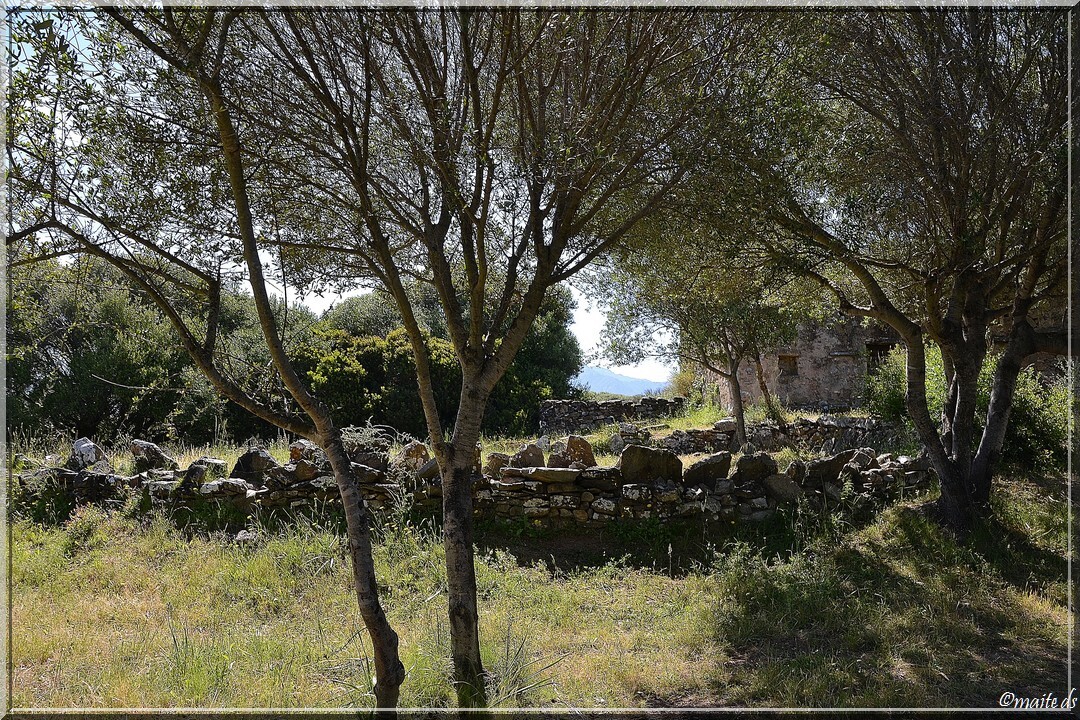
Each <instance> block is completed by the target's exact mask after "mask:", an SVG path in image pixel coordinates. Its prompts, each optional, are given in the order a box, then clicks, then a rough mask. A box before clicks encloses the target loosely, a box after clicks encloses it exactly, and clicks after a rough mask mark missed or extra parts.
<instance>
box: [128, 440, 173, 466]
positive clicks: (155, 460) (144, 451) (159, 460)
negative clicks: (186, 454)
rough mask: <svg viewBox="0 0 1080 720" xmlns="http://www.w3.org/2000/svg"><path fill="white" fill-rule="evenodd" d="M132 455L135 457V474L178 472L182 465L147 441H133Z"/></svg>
mask: <svg viewBox="0 0 1080 720" xmlns="http://www.w3.org/2000/svg"><path fill="white" fill-rule="evenodd" d="M131 454H132V455H133V456H134V457H135V472H143V471H144V470H158V469H164V470H176V469H177V468H179V467H180V464H179V463H177V462H176V460H175V459H173V458H171V457H169V456H168V455H166V454H165V451H164V450H162V449H161V448H159V447H158V446H157V445H155V444H154V443H152V442H147V441H145V440H132V441H131Z"/></svg>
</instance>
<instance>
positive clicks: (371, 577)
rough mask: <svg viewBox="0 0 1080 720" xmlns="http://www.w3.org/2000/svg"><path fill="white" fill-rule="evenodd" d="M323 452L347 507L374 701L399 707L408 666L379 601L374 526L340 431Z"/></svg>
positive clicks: (329, 435) (331, 434)
mask: <svg viewBox="0 0 1080 720" xmlns="http://www.w3.org/2000/svg"><path fill="white" fill-rule="evenodd" d="M322 446H323V451H324V452H325V453H326V457H327V459H328V460H329V461H330V466H331V467H332V468H333V469H334V479H335V480H337V486H338V491H339V492H340V493H341V503H342V505H343V506H344V508H345V523H346V526H347V529H348V538H349V559H350V560H351V561H352V568H353V585H354V587H355V588H356V602H357V604H358V605H359V607H360V616H361V617H362V618H363V619H364V626H365V627H366V628H367V631H368V636H369V637H370V638H371V646H372V648H373V651H374V656H375V688H374V693H375V702H376V706H377V707H379V708H393V707H396V706H397V703H398V697H399V695H400V688H401V683H402V682H403V681H404V680H405V666H404V665H403V664H402V663H401V658H400V657H399V656H398V636H397V633H396V632H394V629H393V628H392V627H390V622H389V621H388V620H387V619H386V613H385V612H384V611H383V608H382V604H381V603H380V602H379V592H378V587H379V586H378V583H377V581H376V578H375V562H374V559H373V558H372V554H371V523H370V521H369V515H368V511H367V508H366V507H365V506H364V499H363V496H362V495H361V494H360V487H359V485H358V483H357V480H356V476H355V474H354V473H353V471H352V463H351V462H350V460H349V457H348V456H347V455H346V454H345V448H344V446H343V445H342V442H341V434H340V432H338V431H337V430H332V431H330V432H328V433H327V434H326V435H325V436H324V437H323V443H322Z"/></svg>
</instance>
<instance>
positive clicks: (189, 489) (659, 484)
mask: <svg viewBox="0 0 1080 720" xmlns="http://www.w3.org/2000/svg"><path fill="white" fill-rule="evenodd" d="M717 425H718V426H717V427H714V428H711V429H701V430H691V431H686V432H680V433H672V434H671V435H670V436H667V437H664V438H652V437H650V436H649V433H648V432H647V431H645V430H642V429H638V428H636V427H635V426H632V425H627V426H626V427H625V428H623V432H621V433H620V434H619V435H617V436H616V437H619V438H620V440H622V441H623V442H624V443H627V444H625V446H624V447H622V448H620V450H619V452H620V453H621V455H620V458H619V462H618V463H617V464H616V465H615V466H611V467H600V466H597V465H596V460H595V456H594V454H593V448H592V446H591V445H590V444H589V443H588V442H587V441H586V440H585V439H584V438H581V437H578V436H570V437H567V438H565V439H563V440H556V441H555V442H553V443H552V444H551V447H550V451H549V452H547V453H545V451H544V450H541V449H540V448H539V447H538V446H536V445H532V444H530V445H526V446H523V447H522V449H521V450H520V451H519V452H518V453H517V454H515V455H514V456H512V457H511V456H507V455H503V454H500V453H489V454H487V457H486V458H485V461H484V463H483V466H482V467H481V466H480V464H479V458H478V464H477V468H476V471H475V475H474V477H473V491H474V498H475V512H476V515H477V517H480V518H490V519H504V520H512V519H516V518H524V519H527V520H529V521H531V522H534V523H537V524H541V525H552V526H566V525H578V526H581V527H586V528H589V527H601V526H604V525H606V524H608V523H610V522H614V521H618V520H625V519H630V520H632V519H638V520H640V519H648V518H659V519H666V518H682V519H694V518H697V519H703V520H717V519H721V520H747V521H759V520H764V519H767V518H769V517H771V516H772V515H773V514H774V513H775V511H776V509H777V508H778V507H779V506H780V505H783V504H785V503H795V502H798V501H800V499H802V500H804V501H805V502H808V503H810V504H811V506H816V507H821V508H831V507H837V506H839V505H841V504H842V503H847V506H848V507H856V508H857V507H858V506H860V504H861V505H863V506H865V507H866V508H870V507H873V506H876V505H877V504H880V503H881V502H883V501H886V500H890V499H893V498H897V497H901V496H903V495H904V494H906V493H912V492H916V491H922V490H924V489H926V488H928V487H929V485H930V483H931V472H930V468H929V465H928V464H927V463H926V461H925V460H923V459H913V458H908V457H897V458H894V457H893V456H892V455H889V454H882V455H878V454H877V453H876V452H875V451H874V450H872V449H871V448H869V447H865V446H863V447H860V446H859V443H862V442H863V441H866V440H871V439H877V440H881V441H883V442H884V441H885V439H886V438H888V437H889V433H890V432H892V429H891V428H890V427H889V426H887V425H882V424H880V423H877V422H875V421H871V420H852V419H844V418H836V419H828V418H827V419H825V420H824V421H809V420H806V421H802V422H800V423H795V424H792V425H789V426H788V427H787V428H786V429H783V430H782V429H780V428H776V427H775V426H768V425H761V426H754V427H753V429H752V436H753V437H754V438H755V439H756V441H759V442H760V443H761V447H770V446H780V445H787V444H801V445H803V446H806V445H810V446H812V447H815V448H816V447H818V443H821V446H822V449H823V450H827V451H828V452H829V456H828V457H824V458H822V459H820V460H816V461H813V462H810V463H806V464H803V463H801V462H798V461H796V462H792V463H791V464H790V465H789V466H788V467H787V468H786V469H784V470H783V471H781V469H780V468H779V467H778V466H777V464H776V461H775V460H774V459H773V458H772V457H770V456H769V455H768V454H767V453H764V452H758V453H752V454H748V455H744V456H742V457H740V458H738V460H737V462H733V458H732V455H731V454H730V453H729V452H727V451H726V450H723V449H721V448H723V447H727V446H729V445H730V442H731V432H730V430H729V429H728V428H727V427H726V424H724V423H718V424H717ZM136 442H140V441H136ZM92 445H93V444H92V443H89V441H85V440H80V441H79V442H78V443H77V445H76V451H75V452H73V454H72V458H71V459H70V460H69V462H68V464H67V466H65V467H43V468H40V469H37V470H34V471H31V472H27V473H21V474H18V475H16V482H15V484H14V487H13V499H14V503H13V506H14V507H27V506H28V504H32V503H33V502H48V501H52V502H60V501H63V502H69V503H71V504H79V503H86V502H96V503H105V504H114V505H117V506H119V505H122V504H124V503H125V502H129V501H130V499H131V498H132V497H133V496H135V497H140V496H141V498H142V501H143V502H144V503H145V504H146V506H147V507H154V506H160V507H166V508H172V509H176V508H179V507H184V508H191V509H198V508H199V507H206V506H215V505H216V506H226V507H227V508H229V509H230V510H231V511H233V512H235V513H240V514H246V513H252V512H255V511H256V510H257V509H260V508H262V509H273V508H289V509H292V510H299V509H303V508H314V509H317V508H318V507H320V506H321V505H322V504H325V503H329V504H334V503H338V502H340V496H339V495H338V491H337V484H336V482H335V480H334V478H333V476H332V475H331V473H330V469H329V465H328V464H327V463H326V461H325V458H324V457H323V456H322V454H321V451H320V450H319V449H318V448H317V447H315V446H314V445H312V444H311V443H309V442H307V441H303V440H301V441H297V442H296V443H294V444H293V446H292V447H291V448H290V451H291V458H290V461H289V462H288V463H285V464H280V463H278V462H277V461H275V460H274V459H273V458H272V457H271V456H270V455H269V453H267V452H266V451H265V450H263V449H261V448H251V449H249V450H248V452H247V453H245V454H244V455H243V456H242V457H241V458H240V459H239V460H238V461H237V463H236V465H235V466H234V467H233V469H232V470H231V471H229V472H228V473H226V465H225V463H224V462H223V461H221V460H215V459H213V458H202V459H200V460H198V461H196V462H194V463H192V464H191V465H190V466H189V467H188V468H186V469H180V468H178V467H177V466H176V463H175V461H174V460H171V459H170V458H168V456H167V455H165V454H164V453H163V452H161V451H160V448H156V446H152V445H151V444H150V443H143V445H144V446H146V447H141V448H139V449H138V453H137V454H136V469H138V470H139V472H138V473H137V474H135V475H133V476H123V475H118V474H116V473H114V472H113V471H112V468H111V466H110V465H109V461H108V458H106V457H105V456H104V453H102V452H100V449H98V448H96V446H93V447H92V448H91V446H92ZM844 448H847V449H844ZM134 449H135V448H133V450H134ZM689 453H702V454H705V455H706V456H705V457H702V458H701V459H700V460H697V461H696V462H693V463H692V464H690V465H689V467H685V468H684V467H683V462H682V460H681V459H680V457H679V455H680V454H682V455H686V454H689ZM350 456H351V457H353V461H354V474H355V476H356V478H357V481H358V483H359V487H360V490H361V493H362V495H363V497H364V500H365V502H366V503H367V505H368V507H369V508H371V509H372V510H373V511H374V512H376V513H378V512H384V511H386V510H388V509H390V508H392V507H394V506H396V505H399V504H400V503H402V502H409V503H411V505H412V506H413V507H414V508H416V509H417V510H419V511H420V512H422V513H426V514H429V515H432V516H437V515H438V514H439V511H440V508H441V498H442V487H441V483H440V480H439V475H438V467H437V465H435V464H434V461H433V460H431V459H430V457H429V453H428V451H427V448H426V447H425V446H423V445H422V444H420V443H411V444H410V445H407V446H406V447H405V448H403V449H402V450H400V451H399V452H398V453H396V454H394V455H393V456H392V457H391V456H388V455H382V456H381V457H379V456H373V455H372V454H371V453H370V452H366V451H364V450H363V449H355V450H353V451H350ZM358 460H364V461H365V462H363V463H361V462H357V461H358ZM225 475H227V477H225Z"/></svg>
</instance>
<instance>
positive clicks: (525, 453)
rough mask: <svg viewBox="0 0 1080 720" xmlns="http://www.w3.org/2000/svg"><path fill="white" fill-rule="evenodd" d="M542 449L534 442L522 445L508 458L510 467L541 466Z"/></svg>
mask: <svg viewBox="0 0 1080 720" xmlns="http://www.w3.org/2000/svg"><path fill="white" fill-rule="evenodd" d="M543 466H544V451H543V450H541V449H540V447H539V446H538V445H536V444H535V443H529V444H527V445H522V446H521V449H520V450H518V451H517V452H516V453H514V456H513V457H511V458H510V467H516V468H525V467H543Z"/></svg>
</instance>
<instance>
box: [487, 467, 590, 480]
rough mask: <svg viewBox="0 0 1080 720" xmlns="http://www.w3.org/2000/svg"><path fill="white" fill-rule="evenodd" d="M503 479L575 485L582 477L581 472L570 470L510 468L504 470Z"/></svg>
mask: <svg viewBox="0 0 1080 720" xmlns="http://www.w3.org/2000/svg"><path fill="white" fill-rule="evenodd" d="M502 473H503V477H519V478H524V479H526V480H536V481H538V482H542V483H573V482H574V481H576V480H577V479H578V476H579V475H581V471H580V470H571V469H570V468H551V467H526V468H514V467H508V468H503V470H502Z"/></svg>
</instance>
